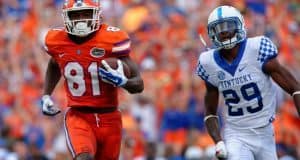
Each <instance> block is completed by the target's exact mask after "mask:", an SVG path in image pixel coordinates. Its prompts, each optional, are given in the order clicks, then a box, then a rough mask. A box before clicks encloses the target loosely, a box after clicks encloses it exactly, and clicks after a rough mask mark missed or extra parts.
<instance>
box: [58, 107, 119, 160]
mask: <svg viewBox="0 0 300 160" xmlns="http://www.w3.org/2000/svg"><path fill="white" fill-rule="evenodd" d="M64 123H65V134H66V139H67V144H68V148H69V150H70V152H71V154H72V156H73V158H75V157H76V156H77V155H79V154H80V153H90V154H91V155H93V156H94V157H95V160H118V159H119V154H120V145H121V138H122V135H121V134H122V119H121V112H120V111H118V110H116V111H114V112H111V113H105V114H96V113H82V112H79V111H77V110H75V109H72V108H71V109H69V110H68V111H67V112H66V114H65V119H64Z"/></svg>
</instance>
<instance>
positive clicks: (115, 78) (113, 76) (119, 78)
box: [99, 60, 128, 87]
mask: <svg viewBox="0 0 300 160" xmlns="http://www.w3.org/2000/svg"><path fill="white" fill-rule="evenodd" d="M101 63H102V64H103V66H104V68H105V69H103V68H101V67H100V68H99V75H100V77H101V79H102V81H104V82H106V83H109V84H112V85H113V86H118V87H120V86H123V85H124V84H126V83H127V81H128V79H127V77H126V76H125V74H124V70H123V64H122V62H121V60H118V62H117V63H118V68H117V69H112V68H111V67H110V66H109V65H108V64H107V62H106V61H105V60H102V61H101Z"/></svg>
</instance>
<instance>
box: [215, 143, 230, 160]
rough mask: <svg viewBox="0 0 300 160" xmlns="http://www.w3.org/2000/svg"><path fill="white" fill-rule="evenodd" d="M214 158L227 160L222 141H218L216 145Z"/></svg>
mask: <svg viewBox="0 0 300 160" xmlns="http://www.w3.org/2000/svg"><path fill="white" fill-rule="evenodd" d="M216 156H217V157H218V158H219V159H226V158H227V149H226V146H225V143H224V142H223V141H219V142H218V143H217V144H216Z"/></svg>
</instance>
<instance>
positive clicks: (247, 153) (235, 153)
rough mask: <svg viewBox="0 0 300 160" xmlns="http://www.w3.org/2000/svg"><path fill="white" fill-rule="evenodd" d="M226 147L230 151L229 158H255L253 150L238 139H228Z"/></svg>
mask: <svg viewBox="0 0 300 160" xmlns="http://www.w3.org/2000/svg"><path fill="white" fill-rule="evenodd" d="M225 143H226V148H227V152H228V159H227V160H254V156H253V153H252V152H251V150H250V149H249V148H248V147H247V146H246V145H245V144H243V143H242V142H241V141H239V140H237V139H231V140H227V141H226V142H225Z"/></svg>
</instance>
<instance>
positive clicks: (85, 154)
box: [75, 153, 94, 160]
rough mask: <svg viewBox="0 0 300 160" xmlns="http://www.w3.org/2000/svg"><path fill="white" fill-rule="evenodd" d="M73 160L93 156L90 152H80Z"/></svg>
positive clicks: (91, 158)
mask: <svg viewBox="0 0 300 160" xmlns="http://www.w3.org/2000/svg"><path fill="white" fill-rule="evenodd" d="M75 160H94V158H93V155H91V154H90V153H80V154H78V155H77V156H76V158H75Z"/></svg>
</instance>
